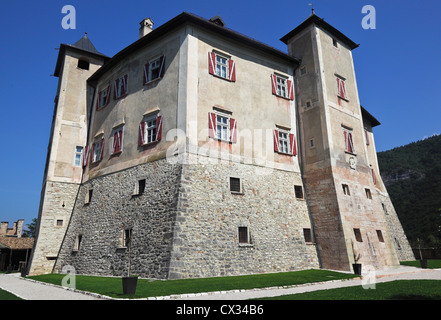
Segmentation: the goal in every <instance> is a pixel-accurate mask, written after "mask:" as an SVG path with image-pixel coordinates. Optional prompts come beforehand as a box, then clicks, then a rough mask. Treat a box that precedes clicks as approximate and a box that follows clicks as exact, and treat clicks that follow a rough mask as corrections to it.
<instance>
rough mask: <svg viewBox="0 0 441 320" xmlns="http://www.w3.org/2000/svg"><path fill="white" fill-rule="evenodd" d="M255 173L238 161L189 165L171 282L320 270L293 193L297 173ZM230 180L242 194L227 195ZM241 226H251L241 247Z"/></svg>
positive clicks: (307, 224)
mask: <svg viewBox="0 0 441 320" xmlns="http://www.w3.org/2000/svg"><path fill="white" fill-rule="evenodd" d="M192 157H193V158H192V161H191V163H195V162H197V160H195V157H196V156H192ZM199 160H204V159H203V158H201V159H199ZM257 169H258V168H257V167H256V166H253V165H246V164H240V163H234V162H223V163H215V164H208V163H207V164H203V163H199V164H187V165H184V167H183V172H182V180H181V188H180V190H179V205H178V212H177V216H176V228H175V230H174V240H173V252H172V255H171V263H170V278H172V279H176V278H189V277H211V276H224V275H240V274H253V273H263V272H283V271H291V270H299V269H308V268H319V264H318V258H317V252H316V248H315V245H314V244H306V243H305V239H304V236H303V228H311V223H310V220H309V214H308V210H307V205H306V201H305V200H298V199H296V197H295V194H294V185H303V184H302V180H301V177H300V174H299V173H295V172H289V171H281V170H275V169H274V170H271V171H269V172H268V174H264V175H262V174H258V173H257V171H256V170H257ZM230 177H237V178H240V179H241V185H242V191H241V192H239V193H234V192H231V191H230ZM239 227H247V228H248V232H249V238H250V241H249V243H248V244H239V241H238V228H239Z"/></svg>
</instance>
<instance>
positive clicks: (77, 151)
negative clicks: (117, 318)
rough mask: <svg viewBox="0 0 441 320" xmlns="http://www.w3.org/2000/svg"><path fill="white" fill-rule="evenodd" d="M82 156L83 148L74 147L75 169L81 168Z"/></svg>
mask: <svg viewBox="0 0 441 320" xmlns="http://www.w3.org/2000/svg"><path fill="white" fill-rule="evenodd" d="M82 155H83V147H79V146H76V147H75V160H74V165H75V166H76V167H79V166H81V157H82Z"/></svg>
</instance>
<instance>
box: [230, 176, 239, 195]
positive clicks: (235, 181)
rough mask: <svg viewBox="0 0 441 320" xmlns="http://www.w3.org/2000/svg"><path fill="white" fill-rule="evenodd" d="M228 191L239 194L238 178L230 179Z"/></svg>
mask: <svg viewBox="0 0 441 320" xmlns="http://www.w3.org/2000/svg"><path fill="white" fill-rule="evenodd" d="M230 191H231V192H241V191H242V189H241V186H240V178H233V177H230Z"/></svg>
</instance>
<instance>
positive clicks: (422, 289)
mask: <svg viewBox="0 0 441 320" xmlns="http://www.w3.org/2000/svg"><path fill="white" fill-rule="evenodd" d="M260 300H441V280H397V281H391V282H385V283H377V284H376V286H375V289H364V288H363V287H362V286H354V287H345V288H338V289H329V290H320V291H313V292H307V293H299V294H293V295H285V296H278V297H271V298H262V299H260Z"/></svg>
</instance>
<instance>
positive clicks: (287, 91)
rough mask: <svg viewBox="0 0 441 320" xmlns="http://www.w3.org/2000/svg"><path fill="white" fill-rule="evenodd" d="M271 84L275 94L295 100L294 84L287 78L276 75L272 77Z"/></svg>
mask: <svg viewBox="0 0 441 320" xmlns="http://www.w3.org/2000/svg"><path fill="white" fill-rule="evenodd" d="M271 84H272V89H273V94H275V95H277V96H279V97H283V98H287V99H290V100H294V82H293V81H291V80H289V79H288V78H286V77H282V76H279V75H276V74H272V75H271Z"/></svg>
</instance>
